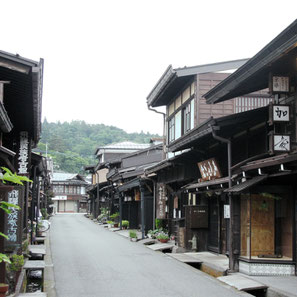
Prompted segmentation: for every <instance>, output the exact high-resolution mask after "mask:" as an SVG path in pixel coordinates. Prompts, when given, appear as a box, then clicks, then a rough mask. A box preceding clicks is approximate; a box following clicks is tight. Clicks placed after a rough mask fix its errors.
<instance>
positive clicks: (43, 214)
mask: <svg viewBox="0 0 297 297" xmlns="http://www.w3.org/2000/svg"><path fill="white" fill-rule="evenodd" d="M40 211H41V214H42V219H43V220H47V219H48V213H47V210H46V208H41V209H40Z"/></svg>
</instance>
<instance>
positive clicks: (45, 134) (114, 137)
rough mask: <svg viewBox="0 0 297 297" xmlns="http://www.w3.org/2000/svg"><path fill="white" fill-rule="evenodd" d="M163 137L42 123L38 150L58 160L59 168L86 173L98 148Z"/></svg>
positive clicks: (101, 127) (109, 128) (76, 123)
mask: <svg viewBox="0 0 297 297" xmlns="http://www.w3.org/2000/svg"><path fill="white" fill-rule="evenodd" d="M152 137H160V136H159V135H155V134H149V133H144V132H141V133H127V132H125V131H124V130H122V129H120V128H117V127H114V126H106V125H103V124H95V125H93V124H87V123H86V122H84V121H72V122H71V123H68V122H64V123H60V122H58V123H49V122H47V120H46V119H45V120H44V122H43V123H42V134H41V140H40V142H39V145H38V149H37V151H40V152H42V153H43V155H44V154H45V152H46V143H47V152H48V154H49V155H50V156H52V158H53V159H54V165H55V169H59V170H62V171H65V172H70V173H84V172H83V167H84V166H86V165H91V164H95V162H96V161H95V159H94V153H95V150H96V148H97V147H98V146H102V145H107V144H111V143H115V142H121V141H132V142H137V143H148V142H149V140H150V139H151V138H152Z"/></svg>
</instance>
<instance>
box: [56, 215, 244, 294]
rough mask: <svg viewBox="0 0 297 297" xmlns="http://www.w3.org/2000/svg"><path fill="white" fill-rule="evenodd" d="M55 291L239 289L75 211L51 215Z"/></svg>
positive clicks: (203, 291)
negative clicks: (131, 239)
mask: <svg viewBox="0 0 297 297" xmlns="http://www.w3.org/2000/svg"><path fill="white" fill-rule="evenodd" d="M50 242H51V252H52V260H53V264H54V276H55V283H56V292H57V295H58V297H76V296H79V297H97V296H98V297H115V296H117V297H136V296H137V297H198V296H199V297H211V296H216V297H224V296H226V297H232V296H242V295H244V294H243V293H240V292H237V291H236V290H235V289H233V288H230V287H228V286H224V285H223V284H221V283H220V282H219V281H217V280H216V279H214V278H212V277H211V276H208V275H207V274H205V273H203V272H201V271H199V270H197V269H195V268H192V267H190V266H188V265H186V264H183V263H180V262H178V261H176V260H174V259H172V258H170V257H168V256H166V255H165V254H163V253H160V252H154V251H151V250H150V249H148V248H147V247H145V246H144V245H142V244H140V243H134V242H131V241H129V240H128V239H127V238H124V237H122V236H120V235H117V234H115V233H113V232H110V231H108V230H105V229H104V228H103V227H102V226H99V225H97V224H95V223H94V222H92V221H91V220H89V219H87V218H85V217H84V216H83V215H81V214H73V215H72V214H71V215H69V214H67V215H66V214H65V215H63V214H59V215H56V216H55V217H53V218H52V225H51V229H50Z"/></svg>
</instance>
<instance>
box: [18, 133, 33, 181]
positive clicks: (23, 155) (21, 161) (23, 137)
mask: <svg viewBox="0 0 297 297" xmlns="http://www.w3.org/2000/svg"><path fill="white" fill-rule="evenodd" d="M29 149H30V147H29V136H28V132H27V131H21V132H20V147H19V152H18V153H19V156H18V174H23V175H27V174H28V167H29V166H28V165H29V153H30V152H29Z"/></svg>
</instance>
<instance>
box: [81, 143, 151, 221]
mask: <svg viewBox="0 0 297 297" xmlns="http://www.w3.org/2000/svg"><path fill="white" fill-rule="evenodd" d="M147 147H149V144H140V143H133V142H127V141H124V142H119V143H113V144H109V145H105V146H100V147H98V148H97V149H96V151H95V157H96V159H97V160H98V163H97V164H96V165H90V166H86V167H85V170H86V171H88V172H90V173H91V174H92V185H91V186H89V187H88V194H89V198H88V212H89V213H90V214H92V215H93V217H94V218H97V217H98V215H99V214H100V208H102V207H104V208H108V209H109V211H110V213H114V212H116V211H118V210H119V196H118V193H117V191H115V189H114V186H113V182H111V181H109V180H110V177H111V176H112V175H114V174H115V173H116V172H117V170H118V168H119V167H120V166H121V157H123V156H125V155H127V154H131V153H134V152H136V151H138V150H141V149H145V148H147Z"/></svg>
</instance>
